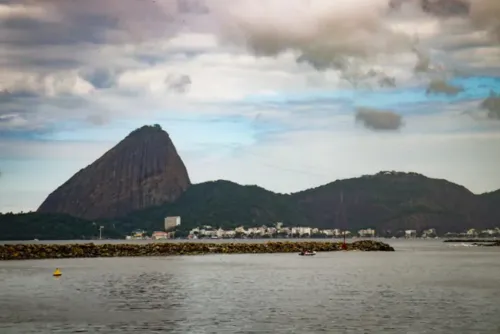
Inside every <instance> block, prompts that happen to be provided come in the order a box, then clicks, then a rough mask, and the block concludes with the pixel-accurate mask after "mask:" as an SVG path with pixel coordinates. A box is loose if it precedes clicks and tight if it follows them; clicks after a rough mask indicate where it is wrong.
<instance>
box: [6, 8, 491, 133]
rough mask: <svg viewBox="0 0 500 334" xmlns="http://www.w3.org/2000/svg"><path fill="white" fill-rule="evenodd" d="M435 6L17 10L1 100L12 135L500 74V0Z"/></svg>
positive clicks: (9, 18) (9, 13)
mask: <svg viewBox="0 0 500 334" xmlns="http://www.w3.org/2000/svg"><path fill="white" fill-rule="evenodd" d="M434 2H435V1H432V4H431V5H432V6H434V7H432V6H431V7H429V8H427V9H425V8H426V7H425V6H424V5H423V2H420V1H413V0H407V1H402V2H401V5H400V6H399V8H396V7H397V6H393V9H391V7H390V6H389V4H388V1H387V0H340V1H335V2H333V1H328V0H317V1H307V0H290V1H282V0H276V1H272V2H269V1H264V0H231V1H229V0H206V1H201V0H190V1H181V0H179V1H137V0H122V1H120V0H110V1H106V4H104V5H102V4H100V2H98V1H97V0H88V1H82V2H80V1H72V2H70V1H67V2H61V3H60V2H58V1H55V0H45V1H28V0H25V1H3V2H2V5H1V7H0V28H1V29H0V43H1V44H2V47H1V48H0V69H1V70H2V77H1V78H0V90H1V91H7V92H9V94H11V95H12V96H11V97H9V99H4V98H2V97H0V116H1V117H2V120H3V122H2V124H1V125H0V127H2V129H3V130H5V129H7V128H9V127H10V128H11V129H21V128H24V129H40V128H44V127H45V128H52V129H54V128H57V126H59V124H60V123H62V124H65V123H67V122H72V121H75V120H79V121H81V122H82V123H83V124H85V126H88V125H89V124H90V125H101V124H103V122H104V123H106V124H108V123H110V122H112V121H113V120H121V119H130V118H131V117H140V116H142V115H144V116H146V115H149V114H152V113H156V112H166V111H169V110H170V111H171V110H176V111H178V112H184V111H186V112H189V113H190V114H193V113H195V114H198V115H204V114H208V113H211V112H212V110H216V112H218V113H221V114H224V115H226V114H229V115H233V114H235V113H236V112H235V111H231V110H229V109H227V108H224V107H218V106H215V104H219V105H224V104H225V103H227V102H228V101H236V100H245V101H247V100H254V101H258V100H259V99H260V100H265V99H267V98H269V97H270V96H277V97H280V98H281V96H284V97H283V98H284V99H290V96H297V95H301V96H305V95H307V94H309V95H311V94H317V95H322V94H323V95H328V92H334V91H338V90H350V89H353V88H355V89H357V90H356V91H357V92H363V91H368V90H373V91H377V90H380V89H382V90H393V89H404V88H407V87H421V86H422V85H425V84H426V83H427V82H428V81H429V78H433V77H434V75H435V74H436V73H438V74H448V75H449V76H448V77H453V75H454V74H455V73H457V71H458V70H460V71H462V72H461V73H466V75H473V74H475V73H479V72H480V71H483V72H485V73H495V71H498V66H497V65H498V58H499V57H500V49H499V48H498V40H496V39H495V37H494V36H495V35H494V30H495V27H496V26H495V22H498V19H496V18H497V17H496V16H494V15H491V14H490V13H492V12H495V10H496V8H497V6H496V5H495V3H496V2H494V1H489V0H477V1H476V2H474V3H473V4H471V6H470V10H469V11H468V12H467V11H463V12H460V10H458V9H453V8H455V7H456V8H461V7H460V5H459V4H456V3H455V2H453V1H451V2H450V1H448V2H446V1H445V2H443V1H440V2H439V3H440V6H444V7H446V6H448V5H446V3H450V4H452V5H453V6H455V7H453V6H452V7H453V8H452V9H447V11H448V12H446V11H445V12H446V13H445V12H443V10H442V9H437V8H438V7H439V6H438V7H436V6H437V5H434ZM99 4H100V5H99ZM444 7H443V8H444ZM283 8H287V12H286V13H284V12H283ZM450 8H451V7H450ZM445 14H446V15H445ZM450 16H451V17H450ZM495 20H496V21H495ZM495 43H496V44H495ZM492 88H494V87H492ZM419 89H420V88H419ZM424 90H425V87H424ZM23 94H24V95H23ZM356 94H358V93H345V94H344V97H342V99H343V103H344V104H349V103H350V104H354V101H353V99H354V98H357V95H356ZM359 94H362V93H359ZM403 97H404V95H403ZM481 98H482V97H481ZM295 100H297V101H299V100H300V98H297V99H295ZM306 100H307V99H306ZM306 100H304V101H306ZM307 101H310V99H309V100H307ZM307 101H306V102H302V103H309V102H307ZM405 101H406V100H405ZM255 103H258V102H255ZM297 103H298V102H297ZM368 105H371V104H368ZM374 107H377V105H376V104H375V105H374ZM253 108H254V109H258V108H259V107H258V106H257V105H256V106H253ZM385 108H386V106H382V107H381V109H385ZM391 108H392V107H388V109H391ZM209 109H210V111H208V110H209ZM214 112H215V111H214ZM239 112H240V113H246V112H247V111H239ZM252 112H254V111H252ZM282 118H283V117H282Z"/></svg>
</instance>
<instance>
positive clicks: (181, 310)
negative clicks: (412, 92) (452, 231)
mask: <svg viewBox="0 0 500 334" xmlns="http://www.w3.org/2000/svg"><path fill="white" fill-rule="evenodd" d="M391 243H392V244H393V246H394V247H396V249H397V250H398V251H396V252H394V253H363V252H338V253H320V254H318V255H317V256H315V257H300V256H297V255H296V254H268V255H206V256H190V257H187V256H186V257H170V258H111V259H64V260H39V261H12V262H0V333H2V334H3V333H23V334H24V333H77V332H78V333H275V332H278V333H301V334H302V333H499V332H500V317H499V316H498V315H499V314H500V284H499V281H498V277H500V265H499V264H500V248H498V247H491V248H481V247H463V246H460V245H451V244H444V243H443V242H441V241H391ZM55 267H60V268H61V270H62V272H63V276H62V277H61V278H60V279H54V278H53V277H52V276H51V273H52V271H53V270H54V269H55Z"/></svg>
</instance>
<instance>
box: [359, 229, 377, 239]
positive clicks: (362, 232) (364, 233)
mask: <svg viewBox="0 0 500 334" xmlns="http://www.w3.org/2000/svg"><path fill="white" fill-rule="evenodd" d="M358 234H359V236H360V237H362V238H367V237H368V238H373V237H374V236H375V230H374V229H371V228H367V229H364V230H359V231H358Z"/></svg>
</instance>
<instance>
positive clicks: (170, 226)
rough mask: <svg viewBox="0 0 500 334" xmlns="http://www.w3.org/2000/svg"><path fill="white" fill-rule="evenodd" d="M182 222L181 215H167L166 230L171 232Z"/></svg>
mask: <svg viewBox="0 0 500 334" xmlns="http://www.w3.org/2000/svg"><path fill="white" fill-rule="evenodd" d="M180 224H181V217H179V216H175V217H166V218H165V231H167V232H169V231H172V230H174V229H175V228H176V227H177V226H179V225H180Z"/></svg>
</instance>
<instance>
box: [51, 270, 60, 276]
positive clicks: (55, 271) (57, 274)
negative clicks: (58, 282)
mask: <svg viewBox="0 0 500 334" xmlns="http://www.w3.org/2000/svg"><path fill="white" fill-rule="evenodd" d="M61 275H62V273H61V271H60V270H59V268H56V270H54V273H53V274H52V276H54V277H60V276H61Z"/></svg>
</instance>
